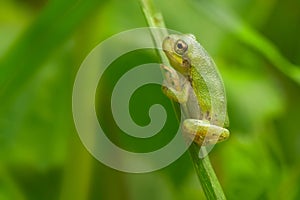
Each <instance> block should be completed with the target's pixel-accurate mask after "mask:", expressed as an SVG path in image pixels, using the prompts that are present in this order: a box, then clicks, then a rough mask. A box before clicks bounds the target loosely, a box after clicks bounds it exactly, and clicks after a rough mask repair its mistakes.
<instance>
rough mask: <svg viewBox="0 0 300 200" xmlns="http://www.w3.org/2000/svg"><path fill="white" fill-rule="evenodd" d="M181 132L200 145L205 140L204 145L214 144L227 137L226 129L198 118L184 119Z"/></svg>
mask: <svg viewBox="0 0 300 200" xmlns="http://www.w3.org/2000/svg"><path fill="white" fill-rule="evenodd" d="M183 132H184V134H187V136H188V137H189V138H191V139H193V140H194V141H195V142H196V143H197V144H199V145H202V143H203V141H205V144H204V145H207V144H214V143H216V142H221V141H224V140H226V139H227V138H228V137H229V131H228V130H227V129H225V128H223V127H220V126H216V125H212V124H210V123H209V122H206V121H203V120H199V119H186V120H184V122H183Z"/></svg>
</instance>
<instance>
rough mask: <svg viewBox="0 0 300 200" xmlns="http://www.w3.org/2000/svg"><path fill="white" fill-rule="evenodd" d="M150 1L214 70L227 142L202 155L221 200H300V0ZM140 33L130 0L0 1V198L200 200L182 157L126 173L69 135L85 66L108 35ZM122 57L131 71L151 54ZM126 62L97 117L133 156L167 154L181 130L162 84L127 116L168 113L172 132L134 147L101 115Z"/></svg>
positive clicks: (141, 94)
mask: <svg viewBox="0 0 300 200" xmlns="http://www.w3.org/2000/svg"><path fill="white" fill-rule="evenodd" d="M155 5H156V6H157V7H158V8H159V9H160V10H161V12H162V14H163V16H164V19H165V22H166V26H167V28H170V29H174V30H177V31H180V32H185V33H193V34H194V35H196V37H197V38H198V41H200V42H201V44H202V45H203V46H204V47H205V48H206V49H207V51H208V52H209V53H210V54H211V56H212V57H213V58H214V60H215V62H216V63H217V65H218V67H219V70H220V72H221V74H222V77H223V80H224V83H225V86H226V91H227V98H228V110H229V118H230V131H231V138H230V139H229V140H228V141H226V142H224V143H221V144H218V145H216V147H215V148H214V149H213V151H212V152H211V153H210V158H211V161H212V164H213V166H214V168H215V170H216V173H217V176H218V178H219V180H220V182H221V184H222V186H223V189H224V192H225V194H226V196H227V197H228V199H287V200H288V199H300V156H299V152H300V130H299V124H300V117H299V113H300V103H299V102H300V76H299V74H300V67H298V66H299V65H300V39H299V35H300V2H299V1H297V0H286V1H279V0H265V1H259V0H245V1H239V0H226V1H221V0H215V1H209V2H206V1H201V0H199V1H197V0H187V1H183V0H173V1H172V2H170V1H168V0H160V1H158V0H157V1H155ZM144 26H147V24H146V22H145V19H144V16H143V14H142V11H141V9H140V7H139V2H138V1H135V0H128V1H118V0H107V1H104V0H85V1H83V0H63V1H60V0H49V1H45V0H39V1H38V0H2V1H0V102H1V103H0V200H10V199H12V200H26V199H28V200H29V199H30V200H31V199H33V200H35V199H46V200H47V199H62V200H65V199H75V200H76V199H78V200H81V199H109V200H110V199H112V200H118V199H123V200H124V199H128V200H139V199H158V200H160V199H163V200H168V199H172V200H173V199H178V200H182V199H204V198H205V197H204V195H203V192H202V190H201V186H200V184H199V182H198V180H197V177H196V175H195V172H194V170H193V167H192V163H191V159H190V157H189V154H188V153H185V154H184V155H183V156H182V157H181V158H180V159H178V160H177V161H176V162H174V163H173V164H171V165H170V166H168V167H166V168H164V169H161V170H159V171H156V172H152V173H147V174H127V173H123V172H119V171H116V170H113V169H110V168H108V167H106V166H104V165H103V164H101V163H100V162H98V161H97V160H95V159H94V158H93V157H92V156H91V155H90V154H89V153H88V152H87V150H86V149H85V148H84V146H83V145H82V143H81V141H80V139H79V137H78V135H77V132H76V130H75V126H74V123H73V118H72V87H73V82H74V79H75V76H76V72H77V70H78V68H79V67H80V64H81V62H82V61H83V59H84V58H85V57H86V56H87V54H88V53H89V52H90V51H91V50H92V49H93V48H94V47H95V46H96V45H97V44H98V43H99V42H101V41H103V40H104V39H106V38H108V37H109V36H111V35H113V34H116V33H119V32H121V31H124V30H128V29H132V28H137V27H144ZM122 59H124V60H119V62H121V61H122V63H127V64H128V65H126V67H125V68H126V69H127V68H128V69H129V68H130V66H131V67H134V65H136V64H140V63H147V62H148V61H152V60H155V59H157V56H156V55H155V52H154V51H150V50H149V51H143V52H133V53H132V54H130V55H127V57H126V56H125V57H124V58H122ZM122 66H124V65H122V64H119V68H118V62H117V64H116V66H115V67H114V68H113V69H114V71H112V72H107V76H106V79H105V80H103V81H104V82H103V84H101V86H100V87H99V90H98V92H97V98H96V99H97V106H98V117H99V119H104V122H102V124H104V126H105V127H106V129H107V130H108V133H107V134H108V135H113V136H112V140H113V141H114V142H115V143H118V144H119V145H127V146H128V147H127V148H128V149H130V150H134V151H144V150H149V149H151V148H153V147H152V144H155V145H154V146H156V147H157V148H158V147H160V146H163V144H165V143H166V142H167V141H168V137H169V136H170V134H171V133H170V132H171V130H173V129H176V128H177V126H178V125H176V123H177V122H176V118H175V115H174V112H173V111H172V107H171V106H170V103H169V100H168V99H167V98H166V97H164V96H163V95H161V92H160V89H159V87H157V86H153V87H150V86H145V87H143V88H141V90H140V91H137V93H136V94H135V98H134V99H135V100H132V102H131V106H130V110H131V112H132V116H133V119H134V120H136V122H137V123H139V124H147V122H149V119H148V118H147V115H146V114H147V109H145V108H144V109H142V108H143V106H145V105H147V106H148V105H150V104H152V103H153V102H155V103H157V101H161V102H163V103H162V104H165V105H166V109H167V110H168V114H169V117H168V120H169V121H168V124H167V126H168V127H167V128H165V129H164V130H162V131H161V133H160V134H161V135H162V136H160V137H157V138H156V140H155V138H153V139H154V140H155V141H154V142H150V141H146V142H145V143H143V142H142V141H139V140H138V142H132V141H131V140H132V139H133V138H128V137H127V136H126V135H125V134H122V132H121V131H120V130H118V128H116V127H115V124H114V123H113V120H112V119H111V118H110V116H109V114H108V115H106V113H109V109H108V108H109V106H107V105H108V103H109V102H107V98H106V97H109V96H110V93H109V92H111V87H112V85H113V82H110V81H116V80H117V78H118V77H120V76H121V75H120V72H124V69H123V68H122ZM125 71H126V70H125ZM137 99H140V100H137ZM145 99H147V102H146V103H145ZM147 106H146V108H147ZM105 120H106V121H105ZM174 127H175V128H174ZM124 135H125V136H124ZM122 141H127V142H122ZM134 145H136V146H134Z"/></svg>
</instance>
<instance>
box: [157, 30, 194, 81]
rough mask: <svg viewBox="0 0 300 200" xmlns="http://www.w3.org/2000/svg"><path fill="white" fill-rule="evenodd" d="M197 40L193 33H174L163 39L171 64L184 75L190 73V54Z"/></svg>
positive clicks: (164, 48) (163, 46) (163, 45)
mask: <svg viewBox="0 0 300 200" xmlns="http://www.w3.org/2000/svg"><path fill="white" fill-rule="evenodd" d="M195 42H196V39H195V36H194V35H191V34H183V35H176V34H172V35H169V36H167V37H166V38H165V39H164V41H163V44H162V48H163V50H164V52H165V54H166V55H167V57H168V59H169V61H170V64H171V65H172V66H173V67H174V68H175V69H176V70H177V71H178V72H180V73H182V74H183V75H186V74H188V73H189V68H190V58H191V56H190V54H191V52H192V51H193V44H195Z"/></svg>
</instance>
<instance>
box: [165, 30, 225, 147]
mask: <svg viewBox="0 0 300 200" xmlns="http://www.w3.org/2000/svg"><path fill="white" fill-rule="evenodd" d="M162 50H163V51H164V54H165V55H166V57H167V58H168V61H169V63H170V65H171V66H167V65H164V64H162V65H161V68H162V70H163V71H164V73H165V80H164V83H163V85H162V91H163V93H164V94H165V95H166V96H167V97H168V98H170V99H171V100H173V101H175V102H178V103H179V104H181V105H183V108H187V110H186V111H185V114H186V116H185V118H184V120H183V123H182V130H183V133H184V135H185V136H186V138H188V139H190V140H191V141H192V142H195V143H196V144H198V145H199V146H202V145H204V146H207V145H214V144H216V143H219V142H222V141H225V140H227V139H228V138H229V135H230V133H229V130H228V129H227V128H228V126H229V120H228V114H227V109H226V107H227V105H226V95H225V87H224V84H223V81H222V78H221V75H220V73H219V71H218V69H217V67H216V64H215V62H214V61H213V59H212V58H211V56H210V55H209V54H208V53H207V51H206V50H205V49H204V48H203V47H202V45H201V44H200V43H199V42H198V41H197V40H196V37H195V36H194V35H192V34H170V35H168V36H166V37H165V38H164V40H163V42H162Z"/></svg>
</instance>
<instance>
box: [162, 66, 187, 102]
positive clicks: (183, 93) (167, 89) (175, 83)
mask: <svg viewBox="0 0 300 200" xmlns="http://www.w3.org/2000/svg"><path fill="white" fill-rule="evenodd" d="M161 68H162V70H164V71H165V73H164V74H165V80H164V82H163V85H162V91H163V93H164V94H165V95H166V96H167V97H169V98H170V99H172V100H173V101H176V102H178V103H180V104H182V103H186V102H187V101H188V96H189V82H188V81H187V80H186V79H185V78H184V77H180V76H179V75H178V73H177V72H176V71H175V70H174V69H173V68H171V67H168V66H165V65H161Z"/></svg>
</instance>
